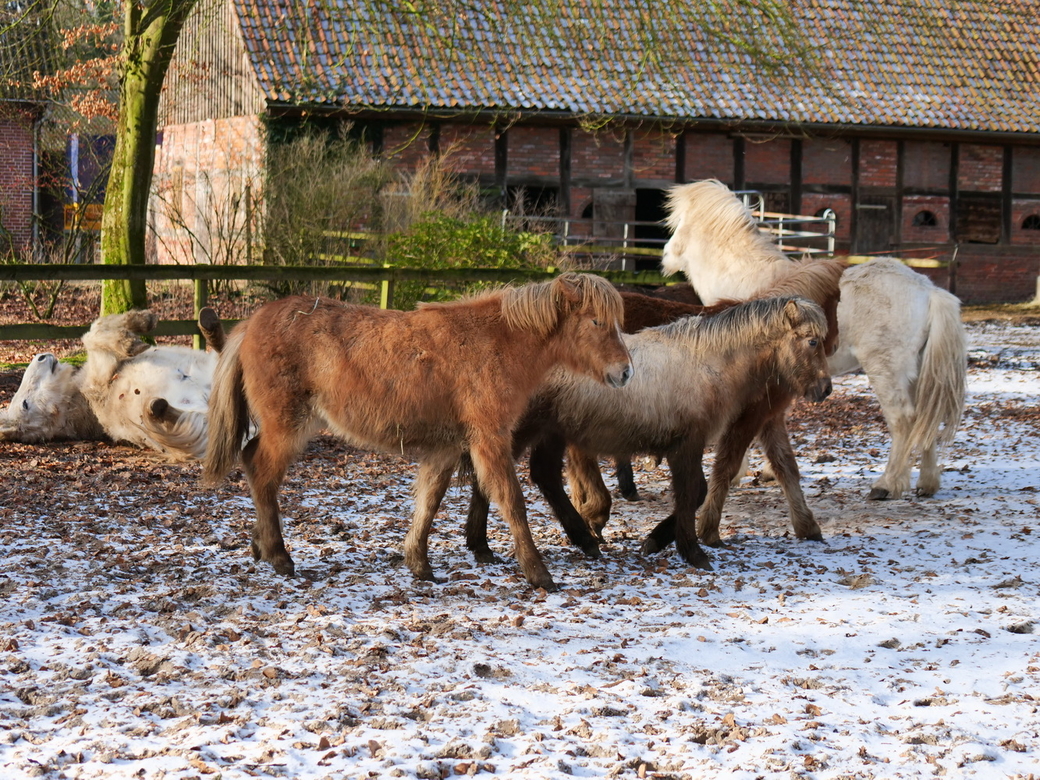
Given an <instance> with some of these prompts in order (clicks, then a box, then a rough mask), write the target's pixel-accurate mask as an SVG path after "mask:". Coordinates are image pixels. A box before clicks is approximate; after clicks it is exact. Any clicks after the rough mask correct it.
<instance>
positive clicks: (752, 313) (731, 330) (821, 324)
mask: <svg viewBox="0 0 1040 780" xmlns="http://www.w3.org/2000/svg"><path fill="white" fill-rule="evenodd" d="M792 302H793V303H795V304H796V305H797V307H798V313H799V315H800V317H801V322H803V323H805V322H807V323H809V324H811V325H812V326H813V327H815V328H816V329H817V330H819V332H820V335H821V336H823V334H824V333H826V332H827V318H826V316H825V315H824V313H823V309H821V308H820V307H819V305H817V304H816V303H813V302H812V301H810V300H807V299H805V298H800V297H797V296H791V295H785V296H778V297H773V298H756V299H754V300H751V301H745V302H744V303H741V304H738V305H736V306H732V307H730V308H728V309H725V310H724V311H721V312H719V313H718V314H716V315H714V316H712V317H700V316H693V317H683V318H682V319H678V320H676V321H675V322H671V323H668V324H667V325H661V326H659V327H657V328H652V330H656V331H659V332H660V333H662V334H665V335H667V336H672V337H676V338H680V339H690V340H693V341H695V342H696V343H697V344H698V345H699V346H700V347H702V348H704V349H706V350H712V351H715V350H720V349H728V348H733V347H744V346H750V345H753V344H757V343H760V342H761V341H762V340H763V339H766V340H768V339H772V338H774V337H775V334H776V333H778V332H786V331H788V330H790V327H791V324H790V322H789V320H788V316H787V306H788V304H790V303H792Z"/></svg>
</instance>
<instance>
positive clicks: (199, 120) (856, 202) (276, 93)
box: [152, 0, 1040, 303]
mask: <svg viewBox="0 0 1040 780" xmlns="http://www.w3.org/2000/svg"><path fill="white" fill-rule="evenodd" d="M709 6H710V7H712V8H718V5H717V4H698V3H674V4H673V3H661V4H648V3H643V2H639V1H638V0H613V1H612V2H609V3H603V4H589V3H584V2H579V0H532V2H528V3H524V4H515V3H512V2H508V0H494V1H492V2H488V3H479V4H466V3H447V4H437V5H436V7H428V6H426V5H423V4H419V5H415V6H413V5H409V4H405V5H404V6H402V5H400V4H396V3H386V2H381V1H380V0H360V1H359V2H358V1H355V0H349V1H348V0H328V1H327V2H319V3H299V2H294V1H293V0H201V2H200V3H199V5H198V7H197V9H196V11H195V13H194V15H193V17H192V18H191V20H190V21H189V24H188V26H187V27H186V29H185V31H184V34H183V35H182V38H181V40H180V42H179V44H178V52H177V55H176V57H175V60H174V63H173V65H172V67H171V70H170V74H169V76H168V79H167V86H166V91H165V96H164V108H163V113H162V117H163V119H162V130H161V134H160V138H159V139H158V144H159V147H158V152H159V153H158V155H157V161H156V184H155V187H156V196H155V197H156V199H160V200H162V201H163V203H165V204H166V205H167V206H168V205H169V204H171V203H173V204H175V206H176V209H175V210H176V212H177V214H178V215H179V219H178V220H176V221H171V220H170V219H168V218H167V217H165V216H164V214H166V213H168V209H167V211H163V210H162V209H159V208H154V209H153V212H152V223H153V227H154V228H155V230H154V236H155V237H156V244H155V247H154V251H155V253H156V254H157V255H159V257H160V260H163V261H167V262H190V261H191V260H192V259H193V258H192V256H191V255H192V252H193V251H194V249H193V247H196V246H197V245H198V244H199V242H200V241H201V242H202V243H205V242H206V241H208V240H211V239H210V238H207V236H212V235H215V234H216V233H217V232H219V229H220V226H219V225H217V224H215V223H216V222H218V221H219V220H221V219H226V218H227V217H226V216H215V215H214V208H215V206H214V204H225V206H226V204H228V203H234V204H235V205H236V208H241V209H246V210H248V209H249V208H250V198H251V192H252V191H253V190H254V189H255V188H256V187H258V186H261V184H260V183H261V182H262V177H263V165H264V150H265V145H266V144H267V143H268V138H269V136H270V130H271V129H272V128H279V131H280V132H281V131H282V130H284V129H285V128H287V127H292V126H294V125H295V124H298V123H300V122H303V121H310V122H326V123H337V122H348V121H349V122H350V123H352V127H354V128H356V129H359V130H360V131H362V132H363V133H364V137H365V138H366V139H367V142H368V143H369V144H371V145H372V147H373V148H374V149H375V150H377V151H379V152H381V153H382V154H383V155H386V156H388V157H391V158H392V159H393V160H395V162H396V164H397V165H398V166H400V167H401V168H402V169H408V168H410V167H414V166H416V165H417V164H418V162H419V161H420V160H421V159H422V158H423V157H425V156H427V155H437V154H441V153H444V150H451V154H452V155H453V157H454V159H453V164H454V165H455V167H456V168H457V169H458V170H459V171H460V172H461V173H462V174H463V175H465V176H467V177H469V178H471V179H473V180H475V181H478V182H480V184H481V185H482V186H483V187H484V188H485V190H486V191H488V192H490V193H492V194H493V196H494V197H495V198H497V199H498V201H499V202H500V204H501V205H502V207H504V208H514V207H516V208H520V207H522V208H524V209H525V210H527V211H528V212H530V211H532V210H535V211H537V210H539V209H541V210H544V211H546V212H550V211H551V212H552V213H553V214H555V215H557V216H559V217H562V218H568V219H574V220H581V219H585V220H590V221H591V224H592V225H593V226H594V227H595V229H597V230H599V231H602V232H603V233H604V234H606V233H609V232H610V231H616V230H618V229H619V225H623V224H624V223H625V222H630V223H633V224H634V225H635V226H636V227H635V231H636V232H635V234H634V235H635V237H637V238H638V237H643V238H647V237H652V236H655V235H657V236H659V234H660V228H659V227H657V226H655V225H653V224H652V223H654V222H656V221H657V220H659V219H660V218H661V216H662V214H663V211H662V205H663V197H664V193H665V191H666V190H667V188H668V187H669V186H671V185H673V184H675V183H677V182H684V181H692V180H697V179H703V178H709V177H713V178H718V179H720V180H721V181H723V182H725V183H727V184H728V185H730V186H731V187H732V188H734V189H737V190H756V191H758V192H760V193H762V195H763V197H764V200H765V205H766V207H767V208H768V209H769V210H773V211H778V212H786V213H794V214H804V215H810V216H811V215H819V214H822V213H824V210H826V209H831V210H832V211H833V212H834V213H835V214H836V215H837V223H836V233H837V236H836V237H837V247H836V249H837V251H838V252H843V253H851V254H857V255H870V254H878V253H897V254H900V255H901V256H904V257H915V256H916V257H936V258H939V259H945V260H949V259H951V258H954V257H955V258H956V266H957V267H956V292H957V293H958V295H960V296H961V297H962V299H964V300H965V301H967V302H980V303H981V302H995V301H1024V300H1028V299H1030V298H1032V297H1033V296H1034V295H1035V293H1036V280H1037V276H1038V273H1040V28H1038V27H1037V25H1036V19H1035V5H1034V4H1033V3H1031V2H1027V1H1026V0H958V2H955V3H921V2H919V0H893V2H890V3H886V4H885V5H884V6H883V7H877V6H874V5H872V4H865V3H863V2H861V0H791V2H790V3H789V4H788V6H789V8H790V9H791V12H792V19H791V24H789V25H786V26H785V25H784V24H783V23H782V20H781V21H777V20H776V19H773V18H767V17H764V16H763V17H756V16H754V15H752V13H751V12H750V11H749V10H748V9H747V8H745V7H743V6H738V5H734V6H733V9H731V11H732V13H730V14H728V15H727V14H725V13H721V12H717V13H716V14H715V15H710V14H709V13H708V12H707V11H705V10H704V9H705V8H708V7H709ZM879 8H883V10H879ZM641 223H642V224H641ZM647 223H651V224H647ZM188 231H191V232H192V235H193V236H194V238H193V239H191V240H188V239H187V238H185V236H186V235H187V232H188ZM640 231H641V232H640ZM928 273H930V274H931V275H932V276H933V277H934V278H936V280H937V281H940V282H943V283H949V278H948V273H947V271H946V270H945V269H934V270H932V271H928Z"/></svg>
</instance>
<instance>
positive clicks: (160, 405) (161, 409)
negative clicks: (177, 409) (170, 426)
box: [148, 398, 170, 420]
mask: <svg viewBox="0 0 1040 780" xmlns="http://www.w3.org/2000/svg"><path fill="white" fill-rule="evenodd" d="M169 408H170V402H169V401H167V400H166V399H165V398H155V399H153V400H152V402H151V403H150V404H148V414H150V415H151V416H152V417H153V418H155V419H156V420H161V419H162V418H163V415H164V414H166V412H167V410H168V409H169Z"/></svg>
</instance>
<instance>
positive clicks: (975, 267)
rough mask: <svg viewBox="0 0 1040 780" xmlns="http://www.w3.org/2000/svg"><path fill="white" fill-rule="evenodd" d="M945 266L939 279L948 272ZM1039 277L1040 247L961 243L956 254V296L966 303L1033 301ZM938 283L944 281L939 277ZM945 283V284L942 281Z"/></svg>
mask: <svg viewBox="0 0 1040 780" xmlns="http://www.w3.org/2000/svg"><path fill="white" fill-rule="evenodd" d="M947 273H948V272H947V271H945V269H943V271H942V275H941V277H940V278H944V277H945V276H946V275H947ZM1038 276H1040V247H1038V246H1036V245H1034V246H1033V247H1020V248H1015V247H1001V248H999V249H998V248H995V247H985V246H981V245H978V244H962V245H961V247H960V250H959V252H958V254H957V295H958V297H960V299H961V300H962V301H963V302H964V303H1019V302H1022V301H1029V300H1032V298H1033V296H1034V295H1035V294H1036V279H1037V277H1038ZM936 282H937V283H939V284H942V282H940V281H939V280H938V279H937V280H936ZM942 286H945V284H942Z"/></svg>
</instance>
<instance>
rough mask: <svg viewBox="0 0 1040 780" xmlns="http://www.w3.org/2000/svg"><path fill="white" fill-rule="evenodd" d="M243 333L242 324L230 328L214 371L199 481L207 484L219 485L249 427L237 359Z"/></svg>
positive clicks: (236, 460) (237, 458) (240, 362)
mask: <svg viewBox="0 0 1040 780" xmlns="http://www.w3.org/2000/svg"><path fill="white" fill-rule="evenodd" d="M245 332H246V325H245V324H243V325H240V326H239V327H237V328H235V330H234V331H232V333H231V336H230V337H229V338H228V340H227V344H226V345H225V346H224V349H223V350H222V351H221V353H220V358H219V360H218V361H217V368H216V370H215V371H214V372H213V389H212V390H211V391H210V396H209V441H208V442H207V444H206V455H205V457H204V458H203V459H202V482H203V484H204V485H207V486H209V487H215V486H217V485H219V484H220V483H221V481H222V480H223V479H224V477H226V476H227V474H228V472H229V471H231V469H233V468H234V467H235V464H236V463H238V460H239V457H240V456H241V454H242V443H243V440H244V439H245V436H246V432H247V431H248V428H249V408H248V405H247V403H246V396H245V389H244V386H243V382H242V361H241V359H240V358H239V351H240V348H241V346H242V339H243V337H244V336H245Z"/></svg>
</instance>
